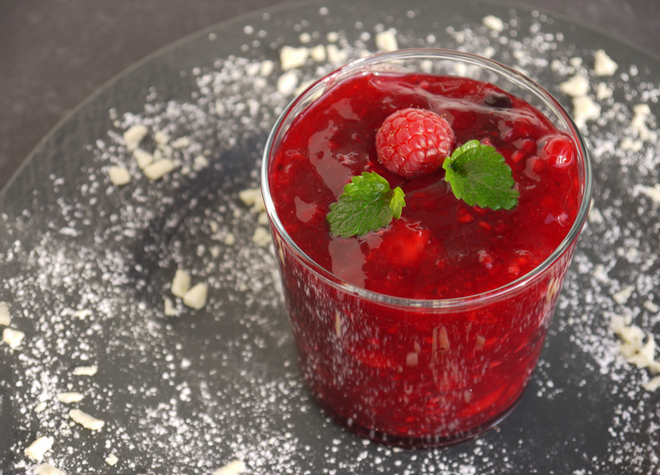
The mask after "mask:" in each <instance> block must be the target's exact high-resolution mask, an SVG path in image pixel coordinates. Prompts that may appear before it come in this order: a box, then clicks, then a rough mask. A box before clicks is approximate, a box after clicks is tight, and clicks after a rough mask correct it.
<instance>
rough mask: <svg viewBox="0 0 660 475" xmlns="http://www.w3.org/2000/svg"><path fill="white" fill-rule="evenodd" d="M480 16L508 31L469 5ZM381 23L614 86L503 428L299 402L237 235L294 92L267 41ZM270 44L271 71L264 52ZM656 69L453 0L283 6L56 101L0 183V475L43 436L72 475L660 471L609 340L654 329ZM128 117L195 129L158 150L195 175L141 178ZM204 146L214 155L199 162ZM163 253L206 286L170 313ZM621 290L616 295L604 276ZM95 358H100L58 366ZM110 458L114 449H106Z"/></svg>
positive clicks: (516, 16) (651, 426)
mask: <svg viewBox="0 0 660 475" xmlns="http://www.w3.org/2000/svg"><path fill="white" fill-rule="evenodd" d="M489 14H492V15H495V16H497V17H499V18H500V19H502V20H503V21H504V30H503V31H501V32H495V31H492V30H491V29H489V28H487V27H486V26H484V25H483V24H482V18H483V17H484V16H486V15H489ZM389 28H394V29H396V32H397V39H398V43H399V46H400V47H419V46H434V47H445V48H461V49H465V50H467V51H472V52H475V53H480V54H489V55H492V56H493V58H495V59H497V60H500V61H502V62H505V63H508V64H510V65H514V66H517V67H521V68H523V69H524V70H525V71H527V72H528V73H529V75H530V76H532V77H533V78H535V79H537V80H538V82H540V83H541V84H543V85H546V86H547V87H548V89H549V90H550V91H551V92H552V93H555V94H556V95H557V97H558V98H559V100H560V101H561V102H563V103H564V104H565V105H566V106H567V107H568V108H569V109H571V108H572V106H571V101H570V98H569V97H568V96H566V95H564V94H563V93H561V92H560V90H559V84H560V83H562V82H563V81H565V80H566V79H568V78H569V77H571V76H572V75H573V74H574V72H575V70H576V69H575V68H577V70H580V71H583V72H584V74H586V75H587V76H588V77H589V79H590V84H591V90H590V92H589V95H590V96H591V97H592V98H595V97H596V94H597V92H598V87H599V86H598V84H599V83H603V84H604V86H600V87H601V92H602V91H605V90H611V91H612V92H613V96H612V97H611V98H606V99H602V100H600V101H598V102H599V104H600V107H601V114H600V117H599V118H598V119H596V120H588V121H587V122H586V124H585V127H584V130H585V135H586V139H587V141H588V143H589V145H590V146H591V150H592V154H593V162H594V171H595V186H594V189H595V195H594V203H595V208H596V209H597V210H598V211H597V212H595V213H594V214H593V215H592V218H591V219H590V222H589V225H588V228H587V230H586V231H585V233H584V234H583V237H582V238H581V241H580V246H579V249H578V252H577V254H576V258H575V261H574V263H573V266H572V269H571V273H570V276H569V277H568V279H567V282H566V285H565V288H564V292H563V296H562V299H561V301H560V305H559V308H558V310H557V313H556V315H555V320H554V323H553V326H552V329H551V334H550V336H549V338H548V340H547V344H546V350H545V352H544V354H543V356H542V359H541V362H540V365H539V368H538V370H537V372H536V374H535V375H534V379H533V381H532V383H531V385H530V388H529V390H528V392H527V393H526V395H525V397H524V398H523V400H522V402H521V404H520V406H519V407H518V408H517V409H516V410H515V411H514V413H513V414H512V415H511V416H509V418H508V419H507V420H505V421H504V422H503V423H502V424H501V425H500V426H499V427H498V428H497V429H496V430H494V431H491V432H490V433H488V434H486V435H485V436H483V437H482V438H480V439H478V440H476V441H473V442H470V443H466V444H463V445H459V446H456V447H451V448H446V449H438V450H425V451H405V450H395V449H391V448H388V447H383V446H378V445H375V444H373V443H369V442H366V441H363V440H360V439H358V438H356V437H354V436H353V435H351V434H349V433H347V432H345V431H343V430H342V429H340V428H339V427H337V426H336V425H335V424H334V423H332V422H331V421H329V420H328V419H327V418H326V417H325V416H324V415H323V414H322V413H321V412H320V411H319V409H318V408H317V407H316V406H315V405H314V403H313V402H312V401H311V400H310V399H309V397H308V395H307V393H306V391H305V389H304V387H303V385H302V382H301V380H300V377H299V375H298V372H297V367H296V363H295V354H294V349H293V344H292V341H291V338H290V335H289V331H288V326H287V322H286V316H285V312H284V307H283V305H282V303H281V300H280V297H279V293H278V291H277V278H276V276H275V274H274V260H273V258H272V256H271V254H270V252H269V250H268V249H267V248H262V247H259V246H257V245H255V244H254V243H253V242H252V235H253V233H254V231H255V229H256V227H257V226H258V224H257V220H258V217H257V213H256V212H254V211H251V210H250V209H249V207H248V206H246V205H245V204H243V203H242V201H241V200H240V199H239V197H238V194H239V192H240V191H241V190H244V189H246V188H251V187H255V186H257V185H258V183H257V176H258V175H257V169H258V166H259V161H260V154H261V151H262V147H263V144H264V143H265V139H266V135H267V133H268V129H269V127H270V126H271V125H272V124H273V123H274V121H275V118H276V116H277V114H278V113H279V111H281V109H282V108H283V107H284V105H285V104H286V103H287V101H288V100H289V99H290V96H285V95H283V94H281V93H279V92H278V91H277V90H276V88H275V84H276V82H277V79H278V77H280V75H281V74H282V71H281V69H280V66H279V51H280V49H281V47H282V46H284V45H290V46H301V42H302V41H307V40H309V42H307V43H305V46H308V47H313V46H316V45H320V44H323V45H327V44H330V42H329V41H330V40H334V38H332V35H331V37H330V40H329V39H328V33H338V35H337V38H338V43H337V44H338V45H339V46H340V48H339V50H340V51H344V52H347V53H348V57H347V58H348V59H350V58H354V57H357V56H359V55H360V54H361V53H362V52H363V51H365V50H369V51H375V50H376V46H375V36H376V33H377V32H378V31H382V30H387V29H389ZM301 35H302V36H301ZM307 35H308V36H307ZM598 49H604V50H605V51H606V52H607V54H608V55H609V56H610V57H612V58H613V59H614V60H615V61H616V62H617V63H618V65H619V68H618V70H617V72H616V74H615V75H614V76H606V77H597V76H596V75H595V73H594V71H593V61H594V60H593V54H594V52H595V51H596V50H598ZM326 51H327V50H326ZM571 58H581V65H580V64H578V62H576V60H575V59H573V60H571ZM268 60H272V61H273V62H274V63H273V64H274V69H273V70H272V72H268V71H267V70H263V69H262V70H259V68H261V66H262V65H263V64H264V61H268ZM342 60H343V58H340V59H338V60H337V61H338V62H339V61H342ZM338 62H337V63H335V64H333V65H331V64H328V63H327V62H324V61H321V62H318V63H314V61H313V60H311V59H310V60H308V62H307V64H306V65H305V66H303V67H301V68H300V69H299V70H297V72H296V73H294V74H297V75H298V76H297V78H298V79H300V80H301V81H304V80H307V79H311V78H313V77H316V76H318V75H319V74H322V73H324V72H326V71H328V70H330V69H331V68H332V67H333V66H336V65H338ZM266 64H268V63H267V62H266ZM571 68H573V69H571ZM658 77H660V63H659V62H658V61H657V60H656V59H654V58H653V57H651V56H649V55H647V54H646V53H644V52H641V51H639V50H636V49H634V48H633V47H631V46H629V45H627V44H624V43H622V42H620V41H618V40H617V39H614V38H611V37H609V36H608V35H607V34H604V33H602V32H598V31H594V30H593V29H589V28H586V27H584V26H582V25H576V24H574V23H571V22H568V21H565V20H562V19H560V18H553V17H548V16H546V15H543V14H540V13H538V12H534V11H529V10H526V9H524V8H516V7H511V6H504V5H499V4H491V3H482V2H476V1H467V0H466V1H462V2H434V1H430V0H429V1H423V0H410V1H408V2H398V1H393V0H392V1H390V0H383V1H379V2H376V1H370V2H351V1H344V0H340V1H335V2H331V3H309V4H302V5H294V6H290V7H287V8H282V9H278V10H273V11H270V12H264V13H258V14H254V15H251V16H247V17H243V18H240V19H236V20H234V21H232V22H229V23H224V24H222V25H219V26H217V27H214V28H212V29H210V30H207V31H204V32H200V33H199V34H196V35H194V36H192V37H189V38H186V39H184V40H183V41H180V42H178V43H176V44H174V45H172V46H171V47H169V48H167V49H165V50H163V51H161V52H158V53H157V54H155V55H153V56H151V57H149V58H147V59H146V60H145V61H143V62H142V63H140V64H138V65H136V66H135V67H134V68H132V69H130V70H129V71H126V72H125V73H124V74H122V75H121V76H120V77H118V78H116V79H115V80H113V81H112V82H111V83H110V84H108V85H107V86H106V87H104V88H103V89H102V90H100V91H99V92H98V93H96V94H95V95H94V96H93V97H91V98H90V99H89V100H87V101H86V102H85V103H83V104H81V105H80V107H78V108H77V109H76V110H75V111H74V112H73V113H72V114H70V115H69V116H68V117H67V118H66V120H64V121H63V122H62V123H61V124H60V125H59V126H58V127H57V128H56V129H55V130H53V131H52V132H51V133H50V134H49V135H48V136H47V137H46V138H45V139H44V140H43V141H42V142H41V144H40V145H39V147H38V148H37V149H36V150H35V151H34V153H33V154H32V155H31V157H30V158H29V159H28V160H27V162H26V164H25V166H24V167H23V168H22V169H21V171H20V172H19V173H18V174H17V175H16V176H15V177H14V178H13V179H12V180H11V182H10V184H9V185H8V186H7V187H6V188H5V189H4V190H3V193H2V195H1V196H0V203H1V207H0V209H1V212H0V220H1V221H2V226H1V228H0V276H1V277H2V279H1V281H0V282H1V283H0V301H4V302H6V303H7V304H8V305H9V308H10V312H11V315H12V319H13V321H12V328H15V329H18V330H21V331H23V332H24V333H25V335H26V336H25V340H24V342H23V344H22V345H21V346H20V347H19V348H18V349H17V350H15V351H10V350H9V348H8V347H7V345H4V344H2V345H0V458H1V461H2V462H1V464H0V472H2V473H3V474H15V473H26V472H28V473H29V471H30V470H31V467H32V466H33V465H35V464H34V463H33V462H32V461H30V460H29V459H27V458H26V457H24V455H23V452H24V449H25V448H26V447H27V446H28V445H29V444H30V443H31V442H32V441H34V440H35V439H36V438H37V437H40V436H52V437H53V439H54V443H53V446H52V449H51V450H50V451H49V452H48V453H47V454H46V456H45V458H44V461H48V462H50V463H52V464H53V465H55V466H57V467H59V468H61V469H62V470H64V471H65V472H66V473H69V474H73V473H124V474H138V473H149V472H153V473H168V474H179V473H212V471H213V470H214V469H217V468H219V467H221V466H223V465H224V464H226V463H228V462H230V461H232V460H236V459H240V460H242V461H244V463H245V465H246V466H247V468H246V473H255V474H315V475H316V474H344V473H356V474H377V473H385V474H425V473H429V474H430V473H434V474H502V473H540V474H574V475H582V474H615V473H616V474H624V473H631V474H632V473H640V474H648V473H657V471H658V470H659V469H660V461H659V459H658V455H657V454H658V453H660V444H659V439H658V437H657V428H658V427H659V426H660V416H659V415H658V414H660V412H659V411H658V410H657V407H658V402H659V399H658V398H659V396H658V393H653V392H646V391H645V390H644V389H642V387H641V383H642V382H644V381H647V380H648V379H649V378H650V377H652V375H651V374H650V372H648V371H647V370H645V369H638V368H634V367H632V366H630V365H628V364H627V363H625V362H624V360H623V359H622V358H621V357H620V356H617V337H616V336H615V335H614V334H613V333H612V331H611V330H610V328H609V322H610V318H611V316H612V315H613V314H616V315H629V316H630V318H631V321H632V322H634V323H636V324H637V325H639V326H640V327H641V328H642V329H644V330H645V331H647V332H651V333H652V332H655V334H656V335H657V334H658V333H660V317H658V313H657V311H656V307H654V304H653V301H655V303H658V301H659V300H658V299H659V298H660V297H659V296H656V295H654V292H656V290H655V289H656V287H657V286H658V283H659V282H658V281H659V280H660V278H659V264H658V251H657V249H658V245H659V244H660V242H659V238H658V236H659V235H660V229H659V220H658V219H657V218H658V205H657V203H656V202H654V201H653V198H652V197H653V186H654V184H655V183H657V182H658V173H659V172H658V169H659V168H660V167H658V163H659V162H658V159H657V156H659V154H658V153H657V152H658V145H657V137H656V134H657V133H658V130H657V127H656V123H655V114H657V113H658V105H657V98H658V96H659V95H660V93H659V92H658V80H657V78H658ZM640 103H645V104H648V106H649V108H650V115H648V116H647V117H646V118H645V119H644V120H643V122H644V123H645V129H643V131H642V134H644V133H646V132H648V133H649V136H648V137H646V140H642V139H644V138H645V137H640V136H639V133H640V130H642V129H640V128H639V127H637V128H635V127H631V123H632V119H633V115H634V112H633V107H634V106H635V105H637V104H640ZM135 122H139V123H144V124H147V125H148V126H149V127H150V130H151V135H150V136H149V137H147V138H146V139H145V140H144V141H143V144H142V146H143V147H145V148H148V149H150V150H153V149H154V147H155V146H156V144H155V142H154V140H153V132H154V131H155V130H160V129H162V130H165V131H166V132H168V133H169V134H170V136H171V137H172V140H174V139H176V138H180V137H188V138H189V143H188V144H187V145H185V146H183V147H182V148H181V149H178V150H175V152H174V154H175V156H176V157H177V158H178V159H179V160H181V162H182V164H183V166H184V167H188V168H189V169H190V170H191V171H192V173H187V174H184V173H183V171H184V168H179V169H178V170H177V171H176V172H175V173H174V174H172V175H170V176H168V177H166V178H165V179H163V180H162V181H159V182H157V183H150V182H149V181H148V180H146V179H145V178H144V177H142V176H141V173H140V171H139V170H138V169H137V167H136V165H135V163H133V161H132V159H131V157H130V154H128V153H127V152H126V149H125V147H124V144H123V141H122V139H121V135H122V133H123V131H124V130H126V128H127V127H128V126H129V125H130V124H131V123H135ZM626 139H628V142H626ZM204 153H206V155H205V156H206V158H207V160H208V162H209V163H210V165H209V166H208V167H206V168H201V167H200V165H199V164H198V165H194V163H195V162H194V159H195V157H198V156H199V155H203V154H204ZM115 164H122V165H126V166H129V168H130V170H131V173H132V175H133V181H132V182H131V183H130V184H128V185H126V186H125V187H121V188H115V187H113V186H111V184H110V182H109V180H108V178H107V170H108V169H109V167H110V166H112V165H115ZM228 234H232V235H233V236H234V237H235V239H236V243H235V244H234V245H229V244H227V243H226V238H227V235H228ZM177 268H185V269H187V270H188V271H189V272H190V273H191V274H192V275H193V283H196V282H207V283H208V284H209V289H210V290H209V302H208V304H207V305H206V307H205V308H204V309H202V310H199V311H194V310H191V309H187V308H184V307H183V306H182V305H181V303H180V302H177V303H176V305H177V306H178V307H177V309H178V312H179V316H178V317H172V318H166V317H164V315H163V298H164V296H168V295H170V294H169V285H170V282H171V280H172V277H173V275H174V272H175V270H176V269H177ZM626 288H628V289H629V290H630V292H629V296H628V298H627V299H625V298H620V299H619V303H617V301H616V300H615V299H614V298H613V295H615V294H617V292H619V291H620V290H622V289H626ZM624 293H626V292H624ZM649 302H650V303H649ZM80 311H83V312H82V313H80ZM76 312H78V313H76ZM80 316H86V318H78V317H80ZM89 365H96V366H98V373H97V374H95V375H93V376H86V377H85V376H75V375H73V374H72V370H73V368H74V367H76V366H89ZM65 391H76V392H80V393H82V394H84V395H85V398H84V399H83V400H82V401H81V402H79V403H76V404H74V405H72V407H73V406H75V407H77V408H80V409H81V410H83V411H85V412H87V413H89V414H92V415H94V416H96V417H98V418H100V419H103V420H104V421H105V423H106V424H105V426H104V428H103V429H101V430H100V431H97V432H91V431H89V430H87V429H84V428H82V427H81V426H78V425H75V424H72V423H71V422H70V421H69V419H68V418H67V412H68V411H69V410H70V408H71V407H68V406H66V405H64V404H62V403H60V402H58V401H57V399H56V395H57V394H59V393H61V392H65ZM110 454H114V455H116V456H117V458H118V462H117V464H116V465H115V466H111V465H109V464H107V463H106V462H105V461H104V460H105V458H106V457H107V456H108V455H110Z"/></svg>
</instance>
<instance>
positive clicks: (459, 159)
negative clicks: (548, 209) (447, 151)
mask: <svg viewBox="0 0 660 475" xmlns="http://www.w3.org/2000/svg"><path fill="white" fill-rule="evenodd" d="M442 168H444V169H445V172H446V173H445V179H446V180H447V181H448V182H449V184H450V185H451V190H452V192H453V193H454V196H456V198H458V199H462V200H463V201H465V202H466V203H467V204H469V205H470V206H474V205H475V204H476V205H478V206H480V207H482V208H490V209H494V210H498V209H511V208H514V207H515V206H516V205H517V204H518V196H519V194H520V193H518V190H516V189H515V188H513V185H514V184H515V181H514V179H513V176H512V172H511V167H509V165H507V163H506V162H505V161H504V157H503V156H502V155H500V154H499V153H497V151H496V150H495V148H494V147H491V146H490V145H482V144H481V143H480V142H479V141H478V140H470V141H469V142H467V143H465V144H463V145H461V146H460V147H458V148H457V149H456V150H454V153H452V154H451V157H447V158H446V159H445V161H444V163H443V164H442Z"/></svg>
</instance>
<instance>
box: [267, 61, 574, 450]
mask: <svg viewBox="0 0 660 475" xmlns="http://www.w3.org/2000/svg"><path fill="white" fill-rule="evenodd" d="M409 107H415V108H422V109H428V110H431V111H433V112H436V113H437V114H439V115H440V116H441V117H443V118H445V119H446V120H447V121H449V123H450V124H451V126H452V128H453V131H454V133H455V135H456V144H457V145H462V144H463V143H465V142H467V141H469V140H473V139H476V140H479V141H481V142H482V143H486V144H489V145H492V146H493V147H495V149H496V150H497V151H498V152H499V153H500V154H502V155H503V156H504V158H505V160H506V162H507V163H508V164H509V166H510V167H511V169H512V171H513V178H514V179H515V182H516V185H515V187H516V188H517V189H518V191H519V192H520V197H519V203H518V205H517V206H516V207H515V208H514V209H512V210H509V211H506V210H499V211H493V210H490V209H481V208H479V207H477V206H469V205H467V204H466V203H464V202H463V201H461V200H458V199H456V198H455V197H454V195H453V194H452V192H451V190H450V188H449V185H448V184H447V183H446V181H445V180H444V170H443V169H442V168H440V169H439V171H436V172H433V173H431V174H427V175H425V176H421V177H417V178H412V179H405V178H403V177H400V176H397V175H395V174H393V173H391V172H389V171H388V170H387V169H386V168H385V167H383V166H382V165H381V164H380V163H379V162H378V159H377V154H376V145H375V135H376V132H377V131H378V129H379V127H380V125H381V124H382V123H383V121H384V120H385V118H387V117H388V116H389V115H390V114H392V113H393V112H394V111H396V110H400V109H405V108H409ZM363 171H370V172H371V171H375V172H377V173H379V174H380V175H381V176H383V177H385V178H386V179H387V181H388V182H389V183H390V186H391V187H392V188H394V187H396V186H400V187H401V188H402V189H403V191H404V192H405V201H406V206H405V207H404V208H403V213H402V216H401V218H400V219H398V220H397V219H395V220H393V221H392V223H391V224H390V225H388V226H386V227H385V228H383V229H381V230H379V231H375V232H370V233H368V234H366V235H363V236H358V237H351V238H341V237H338V236H335V235H333V234H332V233H331V232H330V229H329V225H328V223H327V221H326V216H327V214H328V212H329V206H330V205H331V204H332V203H334V202H336V201H337V199H338V197H339V195H341V193H342V191H343V187H344V186H345V185H346V184H347V183H349V182H350V180H351V178H352V177H354V176H357V175H359V174H361V173H362V172H363ZM268 177H269V178H268V186H269V189H270V194H271V196H272V200H273V203H274V205H275V209H276V211H277V216H278V217H279V220H280V221H281V223H282V225H283V228H284V229H285V230H286V233H288V235H289V236H290V238H291V239H292V240H293V242H295V243H296V245H297V246H298V247H299V248H300V250H302V251H303V252H304V253H305V254H306V255H307V256H308V257H309V258H310V259H311V260H312V261H314V262H315V263H316V264H318V265H319V266H320V267H322V268H324V269H325V270H327V271H328V272H329V273H331V274H332V275H334V276H336V277H337V278H338V279H334V278H331V279H330V280H335V281H339V282H340V283H339V284H337V283H335V284H330V283H329V280H328V279H327V278H323V277H321V276H319V274H318V273H317V272H315V271H313V270H311V269H310V266H309V265H308V264H306V263H305V262H304V259H301V258H300V256H299V255H298V252H297V251H296V250H295V249H294V248H291V247H290V246H287V245H284V244H283V238H282V235H281V233H280V232H279V231H278V230H277V229H275V230H274V234H275V243H276V246H277V248H278V254H279V257H280V262H279V264H280V270H281V274H282V278H283V282H284V290H285V297H286V302H287V309H288V312H289V318H290V321H291V325H292V329H293V334H294V338H295V340H296V344H297V346H298V353H299V360H300V364H301V368H302V372H303V375H304V377H305V380H306V382H307V383H308V386H309V387H310V390H311V392H312V394H313V395H314V397H315V398H316V400H317V401H318V402H319V403H320V404H321V406H323V407H324V408H325V409H326V410H327V411H328V412H329V413H330V414H331V415H333V416H334V417H335V418H336V419H337V420H338V421H339V422H341V423H342V424H344V425H345V426H346V427H348V428H349V429H351V430H353V431H355V432H357V433H359V434H360V435H363V436H366V437H369V438H372V439H375V440H379V441H386V442H389V443H392V444H396V445H402V446H412V447H425V446H433V445H442V444H447V443H453V442H457V441H461V440H465V439H468V438H471V437H473V436H475V435H477V434H479V433H481V432H482V431H483V430H485V429H487V428H489V427H491V426H493V425H494V424H495V423H497V422H498V421H499V420H501V418H502V417H503V416H504V415H505V414H506V413H508V411H510V410H511V409H512V408H513V406H514V405H515V402H516V401H517V400H518V399H519V398H520V396H521V394H522V392H523V390H524V387H525V386H526V384H527V382H528V380H529V377H530V375H531V373H532V371H533V369H534V367H535V365H536V361H537V359H538V357H539V353H540V351H541V348H542V345H543V340H544V338H545V334H546V332H547V328H548V325H549V323H550V320H551V317H552V312H553V310H554V306H555V303H556V299H557V293H558V290H559V288H560V287H561V282H562V280H563V276H564V274H565V272H566V269H567V267H568V265H569V263H570V259H571V256H572V252H573V249H574V243H572V244H571V245H570V246H568V248H567V249H566V250H565V252H564V254H563V255H562V256H561V257H560V258H559V259H558V260H557V261H555V263H554V264H553V265H551V266H549V267H548V268H547V269H546V270H545V271H544V272H542V273H541V274H540V275H539V276H538V278H535V279H534V280H533V281H530V282H527V283H526V285H525V286H519V288H516V289H514V290H512V291H511V292H509V293H508V294H507V295H506V296H504V297H501V298H496V299H494V300H491V301H489V303H488V304H484V303H480V301H479V300H478V299H477V300H475V303H474V304H470V303H469V302H468V303H467V304H465V305H462V306H459V307H456V306H450V308H443V307H442V305H438V308H429V307H423V306H422V307H421V308H420V307H419V306H415V305H414V304H411V305H409V306H404V307H402V306H400V305H398V304H390V303H387V302H382V301H378V300H373V299H369V298H364V297H363V296H361V295H360V294H359V292H357V293H355V292H353V293H351V292H346V291H345V290H343V289H342V285H341V281H344V282H347V283H349V284H352V285H353V286H355V287H357V288H360V289H367V290H369V291H372V292H375V293H378V294H383V295H387V296H393V297H401V298H405V299H422V300H444V299H456V298H464V297H468V298H469V297H470V296H475V295H477V294H481V293H484V292H489V291H492V290H494V289H498V288H500V287H502V286H505V285H507V284H509V283H511V282H513V281H515V280H516V279H519V278H520V277H522V276H524V275H525V274H527V273H528V272H530V271H531V270H533V269H534V268H536V267H537V266H539V265H540V264H541V263H542V262H544V261H545V260H546V259H547V258H548V257H549V256H550V254H552V253H553V251H555V249H557V248H558V247H559V246H560V244H561V243H562V241H563V240H564V238H565V237H566V235H567V234H568V232H569V230H570V229H571V226H572V225H573V223H574V221H575V219H576V215H577V213H578V209H579V208H580V205H581V202H582V200H583V186H582V183H581V182H580V180H581V177H580V172H579V163H578V152H577V150H576V146H575V144H574V142H573V139H572V138H570V137H569V136H568V135H566V134H564V133H562V132H560V131H559V130H557V128H555V127H554V126H553V125H552V123H551V122H550V121H549V120H548V119H547V118H546V117H545V116H544V115H543V114H542V113H541V112H540V111H539V110H537V109H536V108H534V107H532V106H531V105H529V104H528V103H526V102H525V101H524V100H522V99H520V98H518V97H515V96H513V95H510V94H508V93H506V92H504V91H502V90H501V89H499V88H497V87H495V86H494V85H492V84H489V83H485V82H480V81H476V80H471V79H466V78H458V77H449V76H434V75H427V74H405V75H403V74H396V73H383V72H379V73H373V72H367V73H362V74H359V75H355V76H353V77H349V78H346V79H342V80H341V81H338V82H337V83H335V84H333V85H332V86H331V87H329V88H328V89H327V90H326V91H325V92H324V93H323V94H322V95H321V97H319V98H318V99H316V100H315V101H314V102H313V103H312V104H311V105H310V106H308V107H307V108H306V109H304V110H303V111H302V112H301V113H300V114H299V115H298V116H297V117H295V118H294V119H293V121H292V122H291V125H290V126H289V127H288V129H287V130H286V131H284V132H283V136H282V140H281V142H280V143H279V144H278V145H277V147H276V149H274V150H272V151H271V163H270V164H269V168H268ZM310 296H311V297H310ZM385 300H387V299H385Z"/></svg>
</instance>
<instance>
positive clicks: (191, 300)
mask: <svg viewBox="0 0 660 475" xmlns="http://www.w3.org/2000/svg"><path fill="white" fill-rule="evenodd" d="M208 290H209V289H208V285H207V284H205V283H203V282H200V283H199V284H196V285H195V286H193V287H192V288H191V289H190V290H189V291H188V292H186V294H185V295H184V296H183V304H184V305H186V306H188V307H191V308H194V309H196V310H199V309H200V308H202V307H204V305H206V298H207V296H208Z"/></svg>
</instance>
